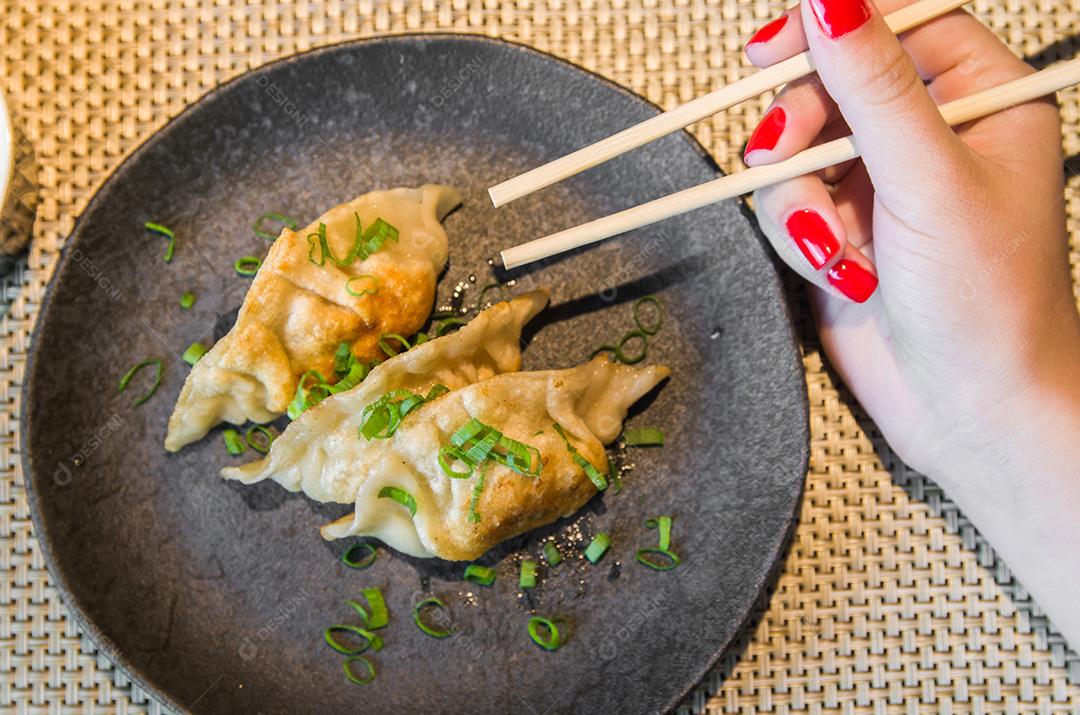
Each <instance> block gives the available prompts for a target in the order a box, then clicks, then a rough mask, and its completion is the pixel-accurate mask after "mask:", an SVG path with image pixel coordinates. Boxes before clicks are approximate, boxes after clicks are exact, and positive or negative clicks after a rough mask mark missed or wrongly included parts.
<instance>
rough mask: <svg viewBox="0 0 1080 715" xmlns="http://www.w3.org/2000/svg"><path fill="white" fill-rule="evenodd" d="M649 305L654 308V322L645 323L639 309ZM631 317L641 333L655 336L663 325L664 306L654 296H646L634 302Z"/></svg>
mask: <svg viewBox="0 0 1080 715" xmlns="http://www.w3.org/2000/svg"><path fill="white" fill-rule="evenodd" d="M650 304H651V305H653V306H655V307H656V320H655V321H654V322H652V323H646V322H644V321H643V320H642V318H641V308H642V306H645V305H650ZM633 315H634V323H635V324H636V325H637V326H638V328H639V329H640V330H641V331H642V332H644V333H646V334H648V335H656V334H657V333H658V332H660V328H661V327H663V325H664V304H663V303H661V302H660V299H659V298H657V297H656V296H655V295H647V296H645V297H644V298H639V299H638V300H637V301H635V302H634V307H633Z"/></svg>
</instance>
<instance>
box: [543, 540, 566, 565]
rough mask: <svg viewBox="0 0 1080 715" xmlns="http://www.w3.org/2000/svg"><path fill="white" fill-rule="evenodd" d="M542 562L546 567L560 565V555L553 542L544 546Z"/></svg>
mask: <svg viewBox="0 0 1080 715" xmlns="http://www.w3.org/2000/svg"><path fill="white" fill-rule="evenodd" d="M544 560H545V561H547V562H548V566H558V565H559V564H560V563H562V554H560V553H559V547H558V546H556V545H555V542H554V541H548V542H546V543H545V544H544Z"/></svg>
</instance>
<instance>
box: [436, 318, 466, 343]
mask: <svg viewBox="0 0 1080 715" xmlns="http://www.w3.org/2000/svg"><path fill="white" fill-rule="evenodd" d="M468 324H469V321H467V320H463V319H461V318H447V319H446V320H444V321H442V322H441V323H439V327H437V328H436V329H435V335H437V336H438V337H440V338H441V337H442V336H444V335H446V334H447V333H448V332H450V331H451V330H452V329H454V328H460V327H461V326H463V325H468Z"/></svg>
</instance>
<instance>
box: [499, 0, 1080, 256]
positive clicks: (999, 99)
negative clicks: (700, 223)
mask: <svg viewBox="0 0 1080 715" xmlns="http://www.w3.org/2000/svg"><path fill="white" fill-rule="evenodd" d="M963 4H964V0H920V1H919V2H916V3H914V4H912V5H909V6H907V7H905V8H903V9H901V10H898V11H896V12H894V13H891V14H890V15H888V16H887V17H886V18H885V20H886V22H887V23H888V25H889V27H890V29H892V30H894V31H895V32H898V33H899V32H903V31H905V30H909V29H911V28H913V27H916V26H917V25H920V24H922V23H924V22H927V21H928V20H932V19H933V18H935V17H939V16H941V15H943V14H945V13H947V12H950V11H952V10H955V9H956V8H958V7H960V6H961V5H963ZM813 71H814V65H813V61H812V60H811V58H810V54H809V53H808V52H804V53H803V54H801V55H797V56H796V57H792V58H790V59H788V60H785V61H783V62H780V63H778V64H776V65H772V66H771V67H768V68H766V69H763V70H760V71H758V72H755V73H754V74H752V75H750V76H748V77H746V78H744V79H741V80H739V81H738V82H735V83H733V84H730V85H728V86H726V87H722V88H721V89H718V90H716V91H715V92H711V93H709V94H707V95H704V96H702V97H699V98H697V99H695V100H692V101H691V102H688V103H687V104H684V105H682V106H680V107H677V108H675V109H673V110H671V111H669V112H664V113H662V114H659V115H657V116H655V117H653V118H651V119H648V120H646V121H644V122H642V123H640V124H637V125H635V126H633V127H630V128H629V129H625V130H623V131H621V132H619V133H618V134H615V135H613V136H610V137H608V138H607V139H603V140H601V141H599V142H597V143H595V144H592V145H590V146H587V147H584V148H582V149H579V150H577V151H575V152H573V153H571V154H568V155H566V156H564V157H561V158H559V159H556V160H554V161H552V162H549V163H547V164H545V165H543V166H540V167H538V168H536V169H533V170H531V171H528V172H526V173H524V174H521V175H520V176H517V177H514V178H512V179H509V180H507V181H504V182H503V183H501V184H498V185H496V186H493V187H491V188H490V189H489V190H488V193H489V194H490V196H491V201H492V203H493V204H494V205H495V206H502V205H503V204H506V203H508V202H510V201H513V200H514V199H517V198H521V197H522V196H525V195H527V194H530V193H532V192H534V191H537V190H538V189H541V188H544V187H546V186H550V185H551V184H554V183H556V182H558V181H561V180H563V179H565V178H567V177H569V176H573V175H575V174H578V173H580V172H582V171H585V170H586V169H589V168H591V167H593V166H596V165H597V164H600V163H603V162H605V161H607V160H609V159H612V158H614V157H616V156H619V155H620V154H623V153H625V152H627V151H630V150H631V149H634V148H636V147H639V146H641V145H643V144H646V143H648V142H650V141H653V140H654V139H658V138H660V137H662V136H665V135H667V134H670V133H672V132H674V131H678V130H679V129H682V128H684V127H686V126H688V125H690V124H692V123H694V122H696V121H698V120H701V119H704V118H705V117H708V116H710V115H712V114H715V113H716V112H719V111H721V110H723V109H727V108H728V107H731V106H733V105H735V104H738V103H739V102H742V101H745V100H747V99H751V98H753V97H756V96H758V95H759V94H761V93H762V92H765V91H768V90H770V89H774V88H776V87H777V86H778V85H781V84H784V83H787V82H791V81H792V80H795V79H798V78H800V77H804V76H806V75H807V74H810V73H811V72H813ZM1074 84H1080V59H1076V60H1071V61H1068V62H1063V63H1060V64H1058V65H1055V66H1052V67H1049V68H1047V69H1044V70H1042V71H1040V72H1036V73H1035V74H1031V75H1028V76H1026V77H1022V78H1020V79H1017V80H1013V81H1012V82H1007V83H1005V84H1002V85H999V86H997V87H992V88H990V89H987V90H984V91H982V92H979V93H977V94H973V95H970V96H968V97H964V98H962V99H958V100H956V101H953V102H949V103H948V104H944V105H941V107H940V110H941V114H942V116H943V117H944V118H945V121H946V122H948V123H949V125H950V126H955V125H958V124H963V123H964V122H969V121H972V120H974V119H978V118H980V117H985V116H987V115H989V114H993V113H995V112H1000V111H1002V110H1004V109H1008V108H1009V107H1013V106H1016V105H1018V104H1023V103H1024V102H1028V101H1031V100H1033V99H1037V98H1039V97H1043V96H1046V95H1049V94H1053V93H1054V92H1057V91H1058V90H1061V89H1064V88H1066V87H1069V86H1072V85H1074ZM859 155H860V151H859V148H858V146H857V144H856V142H855V139H854V137H850V136H849V137H844V138H842V139H836V140H834V141H831V142H828V143H826V144H821V145H818V146H815V147H812V148H810V149H807V150H806V151H803V152H800V153H799V154H796V155H795V156H793V157H791V158H790V159H786V160H784V161H781V162H777V163H775V164H769V165H764V166H757V167H753V168H750V169H745V170H743V171H740V172H738V173H735V174H730V175H728V176H724V177H721V178H719V179H715V180H713V181H709V182H706V183H704V184H700V185H698V186H695V187H692V188H690V189H686V190H683V191H679V192H676V193H674V194H670V195H668V196H665V197H663V198H660V199H656V200H654V201H650V202H648V203H645V204H642V205H640V206H636V207H634V208H631V209H627V210H625V211H620V212H619V213H615V214H612V215H610V216H605V217H604V218H600V219H597V220H595V221H591V222H589V223H586V224H582V225H580V226H576V227H574V228H570V229H567V230H565V231H560V232H558V233H554V234H552V235H550V236H545V237H544V238H538V239H536V240H533V241H529V242H528V243H523V244H521V245H519V246H515V247H513V248H510V249H507V250H505V251H503V252H502V260H503V264H504V265H505V267H506V268H516V267H518V266H522V265H525V264H527V263H532V262H533V261H538V260H541V259H543V258H548V257H550V256H554V255H556V254H559V253H563V252H565V251H569V250H571V249H574V248H577V247H579V246H584V245H586V244H589V243H594V242H596V241H600V240H603V239H605V238H610V237H611V236H614V235H617V234H620V233H625V232H627V231H631V230H633V229H635V228H640V227H642V226H647V225H649V224H652V223H656V222H657V221H661V220H663V219H665V218H669V217H671V216H676V215H678V214H681V213H685V212H687V211H692V210H693V209H696V208H700V207H702V206H706V205H708V204H712V203H716V202H718V201H723V200H725V199H729V198H733V197H736V196H740V195H742V194H747V193H750V192H753V191H756V190H757V189H760V188H762V187H765V186H769V185H771V184H776V183H779V182H782V181H786V180H788V179H792V178H795V177H797V176H802V175H805V174H810V173H812V172H815V171H819V170H821V169H824V168H826V167H829V166H833V165H835V164H841V163H843V162H846V161H850V160H852V159H856V158H858V157H859Z"/></svg>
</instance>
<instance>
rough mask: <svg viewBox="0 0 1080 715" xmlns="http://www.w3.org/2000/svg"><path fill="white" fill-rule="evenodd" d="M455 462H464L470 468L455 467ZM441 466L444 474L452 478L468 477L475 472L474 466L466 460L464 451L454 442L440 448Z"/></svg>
mask: <svg viewBox="0 0 1080 715" xmlns="http://www.w3.org/2000/svg"><path fill="white" fill-rule="evenodd" d="M454 462H464V463H465V466H466V467H468V469H465V470H460V469H454ZM439 467H441V468H442V470H443V474H445V475H446V476H448V477H450V478H451V479H468V478H469V477H471V476H472V473H473V468H472V466H471V465H470V464H469V463H468V462H467V461H466V459H465V455H464V453H462V451H461V450H460V449H458V448H457V447H455V446H454V445H452V444H448V445H446V446H445V447H443V448H442V449H440V450H439Z"/></svg>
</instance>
